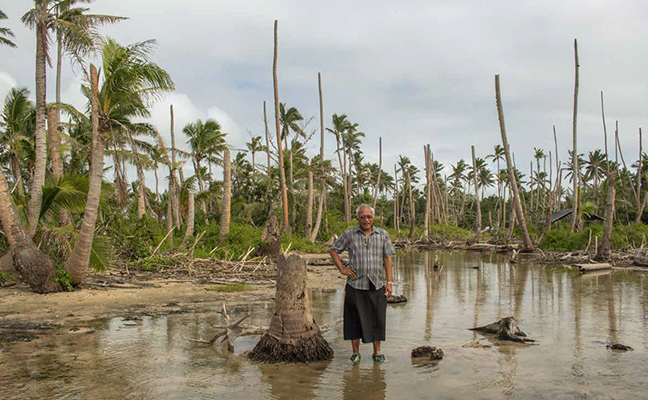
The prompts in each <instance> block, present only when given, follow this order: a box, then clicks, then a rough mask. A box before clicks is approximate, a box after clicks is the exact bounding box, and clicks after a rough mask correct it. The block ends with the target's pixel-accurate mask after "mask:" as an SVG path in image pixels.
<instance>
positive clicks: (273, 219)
mask: <svg viewBox="0 0 648 400" xmlns="http://www.w3.org/2000/svg"><path fill="white" fill-rule="evenodd" d="M279 253H281V232H280V231H279V222H278V221H277V214H275V213H272V215H270V218H268V221H267V222H266V225H265V228H263V233H262V234H261V245H260V246H259V247H258V248H257V250H256V255H257V256H260V257H263V256H268V257H269V258H271V259H273V260H276V259H277V256H279Z"/></svg>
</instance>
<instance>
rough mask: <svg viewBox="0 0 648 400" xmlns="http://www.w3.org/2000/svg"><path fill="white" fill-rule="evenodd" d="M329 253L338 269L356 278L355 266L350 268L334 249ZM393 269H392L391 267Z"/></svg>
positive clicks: (343, 273)
mask: <svg viewBox="0 0 648 400" xmlns="http://www.w3.org/2000/svg"><path fill="white" fill-rule="evenodd" d="M328 253H329V254H330V255H331V259H332V260H333V264H335V266H336V267H337V269H338V271H340V273H341V274H342V275H346V276H348V277H349V278H351V279H355V277H356V272H355V270H354V269H353V268H348V267H345V266H344V265H342V259H341V258H340V255H339V254H338V253H336V252H335V250H333V249H329V251H328ZM390 270H391V269H390Z"/></svg>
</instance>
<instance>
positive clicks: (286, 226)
mask: <svg viewBox="0 0 648 400" xmlns="http://www.w3.org/2000/svg"><path fill="white" fill-rule="evenodd" d="M278 23H279V22H278V21H277V20H275V23H274V62H273V68H272V75H273V80H274V97H275V124H276V128H277V150H278V151H279V176H280V178H281V199H282V201H283V224H282V227H283V230H284V231H285V232H287V233H290V225H289V224H288V191H287V189H286V172H285V171H284V156H283V151H282V148H281V129H280V127H279V83H278V82H277V56H278V50H279V49H278V47H279V43H278V39H277V25H278Z"/></svg>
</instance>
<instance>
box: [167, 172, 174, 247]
mask: <svg viewBox="0 0 648 400" xmlns="http://www.w3.org/2000/svg"><path fill="white" fill-rule="evenodd" d="M169 170H170V171H169V173H171V169H170V168H169ZM173 196H174V195H173V180H172V179H171V176H169V191H168V195H167V216H166V228H167V244H168V245H169V247H173V235H172V234H171V231H172V230H173V210H174V208H173Z"/></svg>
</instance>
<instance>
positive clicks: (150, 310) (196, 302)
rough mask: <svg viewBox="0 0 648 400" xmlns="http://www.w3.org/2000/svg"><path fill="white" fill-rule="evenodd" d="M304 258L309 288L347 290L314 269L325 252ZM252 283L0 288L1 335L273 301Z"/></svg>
mask: <svg viewBox="0 0 648 400" xmlns="http://www.w3.org/2000/svg"><path fill="white" fill-rule="evenodd" d="M303 256H304V257H305V258H307V259H308V260H309V265H308V287H309V288H311V289H319V290H335V289H339V288H342V287H344V282H345V279H344V277H343V276H342V275H340V273H339V272H338V270H337V268H335V266H334V265H332V264H328V265H311V263H312V264H323V263H325V262H326V261H325V260H328V259H329V256H328V255H327V254H305V255H303ZM122 273H123V272H120V271H109V272H107V273H104V274H98V275H93V276H91V277H89V278H90V279H89V280H90V281H92V280H97V278H99V279H100V278H102V277H106V276H110V275H111V274H122ZM250 283H251V285H250V286H251V288H250V290H245V291H242V292H217V291H214V290H209V289H213V288H214V287H215V286H216V285H214V284H201V283H196V282H192V281H190V280H186V281H179V280H177V279H150V280H146V281H137V283H136V284H132V285H131V284H128V283H127V284H125V285H121V287H105V288H102V287H100V286H98V285H93V286H85V287H84V288H82V289H79V290H77V291H74V292H63V293H52V294H46V295H41V294H35V293H32V292H31V291H30V289H29V287H28V286H27V285H25V284H17V285H15V286H11V287H4V288H0V334H1V331H2V330H6V329H11V327H12V326H19V325H21V324H41V325H48V324H55V325H70V324H78V323H82V322H84V321H91V320H94V319H98V318H110V317H119V316H123V317H128V316H132V315H152V316H158V315H168V314H175V313H183V312H200V311H213V310H216V309H220V307H221V305H222V303H223V302H225V303H227V304H228V305H236V304H241V303H249V302H256V301H270V300H272V299H273V298H274V295H275V287H274V284H272V283H270V282H268V281H264V282H262V283H258V284H256V283H254V282H250ZM117 286H119V285H117Z"/></svg>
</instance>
